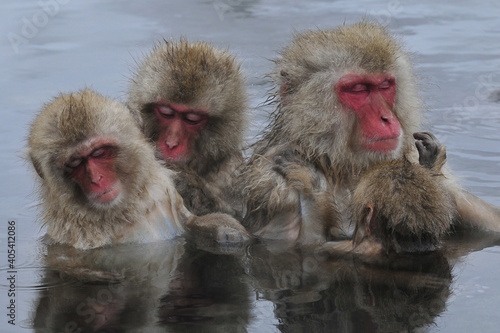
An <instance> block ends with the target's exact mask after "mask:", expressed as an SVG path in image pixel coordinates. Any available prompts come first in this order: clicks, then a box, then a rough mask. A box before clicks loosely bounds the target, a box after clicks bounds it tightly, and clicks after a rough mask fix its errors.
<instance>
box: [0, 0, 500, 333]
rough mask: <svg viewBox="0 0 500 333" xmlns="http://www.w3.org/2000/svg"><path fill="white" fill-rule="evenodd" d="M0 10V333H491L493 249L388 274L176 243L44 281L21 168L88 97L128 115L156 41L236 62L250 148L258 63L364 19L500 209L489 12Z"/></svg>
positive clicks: (122, 254) (474, 246)
mask: <svg viewBox="0 0 500 333" xmlns="http://www.w3.org/2000/svg"><path fill="white" fill-rule="evenodd" d="M43 4H48V5H43ZM54 4H57V5H54ZM42 5H43V6H45V11H43V9H42ZM0 9H1V11H0V16H1V19H0V27H1V28H2V29H1V31H2V38H3V42H2V43H1V44H0V49H1V53H0V59H1V61H2V64H3V66H2V68H3V71H2V75H1V78H0V80H1V81H2V85H1V86H2V89H1V90H0V101H1V102H0V103H1V105H2V108H1V111H0V112H1V113H0V116H1V122H0V124H1V126H2V129H1V131H0V143H1V145H0V170H1V174H0V184H1V186H0V198H1V203H0V205H1V209H0V228H1V229H2V230H1V231H0V234H1V236H0V331H2V332H28V331H37V332H65V331H66V332H77V331H78V329H79V328H83V327H86V329H85V330H82V332H92V331H96V332H97V331H100V332H111V331H113V332H115V331H120V332H122V331H130V332H137V331H141V330H142V331H144V332H170V331H191V330H192V331H216V332H222V331H228V332H243V331H245V330H247V331H249V332H276V331H279V330H280V329H281V330H282V331H285V332H289V331H302V330H308V331H314V332H320V331H341V332H358V331H359V332H367V331H404V330H405V329H411V328H416V327H418V328H419V329H420V330H422V331H429V332H458V331H460V332H473V331H474V332H496V331H497V330H498V325H499V324H500V319H499V317H498V306H499V305H500V285H499V283H498V276H499V275H500V268H499V266H500V265H498V264H499V263H500V248H499V247H498V245H497V244H500V243H499V239H500V238H499V237H498V235H491V234H490V235H488V234H484V233H473V234H472V235H466V236H463V237H462V236H461V235H456V236H455V237H454V239H453V241H452V242H451V243H452V244H454V246H456V249H457V250H456V253H457V254H456V255H455V256H454V257H453V258H442V257H439V256H437V257H436V258H435V257H432V258H419V259H418V260H417V259H415V258H413V259H412V258H410V259H409V260H406V258H400V259H398V261H396V262H394V263H392V265H391V267H385V266H383V267H371V266H366V265H361V264H359V263H355V262H352V260H349V259H342V260H325V258H323V257H321V256H318V254H311V253H302V252H300V251H286V252H284V253H282V251H280V250H279V247H276V246H274V245H273V246H268V247H267V246H253V247H251V248H249V249H247V251H240V250H238V249H232V250H231V251H230V253H229V254H221V253H209V252H205V251H201V250H194V249H193V248H192V246H191V245H189V244H188V245H184V244H183V243H182V241H181V240H179V242H175V243H172V244H152V245H149V246H141V247H123V248H117V249H111V250H101V251H95V252H94V253H92V254H89V255H88V257H86V258H81V257H79V256H78V255H74V256H69V255H68V258H69V260H70V261H73V262H76V263H80V265H79V266H80V268H82V269H88V270H89V271H91V272H97V273H96V274H97V277H95V276H94V278H95V279H94V280H93V281H91V282H89V283H84V282H82V281H77V280H74V279H72V278H71V277H69V276H65V275H60V274H59V273H58V271H57V270H50V269H46V268H44V265H45V264H44V263H43V261H42V257H43V254H44V253H45V252H46V249H45V248H43V246H41V245H40V244H39V243H38V241H37V239H38V238H39V237H40V236H41V235H42V234H43V230H40V227H39V225H38V224H37V222H36V214H37V209H36V205H37V202H36V198H35V197H34V196H33V195H32V193H33V186H34V185H33V184H34V181H33V177H34V176H33V174H32V173H31V170H30V169H29V168H28V166H27V164H26V163H25V162H23V160H22V158H21V157H22V156H23V152H22V148H23V146H24V144H25V137H26V135H27V131H28V124H29V122H30V121H31V119H32V118H33V116H34V114H35V112H37V110H39V109H40V107H41V106H42V104H43V103H45V102H47V101H48V100H49V99H50V98H51V97H53V96H55V95H57V94H58V93H60V92H68V91H72V90H76V89H80V88H82V87H84V86H89V87H92V88H94V89H96V90H98V91H100V92H101V93H103V94H105V95H108V96H111V97H114V98H118V99H121V100H123V99H124V95H125V91H126V87H127V77H129V76H130V70H131V68H132V67H133V65H134V59H136V58H140V57H141V56H142V55H143V54H144V53H145V52H147V51H148V50H149V49H150V48H151V46H152V45H153V43H154V41H157V40H158V39H160V38H161V37H166V38H170V37H175V38H178V37H180V36H185V37H187V38H188V39H190V40H204V41H208V42H211V43H213V44H215V45H217V46H220V47H223V48H228V49H229V50H230V51H232V52H234V53H235V54H236V55H237V56H238V57H239V58H240V59H242V60H244V65H243V66H244V70H245V72H246V74H247V77H248V86H249V92H250V94H251V105H252V125H251V126H250V128H249V130H248V141H249V142H252V140H253V137H254V135H255V134H256V133H258V131H259V130H260V129H261V128H262V127H263V126H264V124H265V115H266V112H268V111H269V110H267V109H266V108H263V107H258V106H259V104H260V103H261V102H263V101H264V100H265V96H266V92H267V90H268V89H269V87H270V86H269V83H268V82H267V80H266V79H265V78H264V75H265V74H266V73H267V72H268V71H269V70H270V69H271V65H272V64H271V62H270V61H269V59H272V58H273V57H275V56H276V51H277V50H279V49H280V48H281V47H283V46H284V45H286V44H287V42H288V41H289V40H290V36H291V33H292V32H293V31H301V30H303V29H307V28H313V29H314V28H316V27H320V28H325V27H334V26H337V25H339V24H342V23H343V22H347V23H352V22H354V21H357V20H359V19H361V18H363V17H365V16H369V17H372V18H374V19H376V20H378V21H380V22H382V23H384V24H387V25H388V26H389V28H390V30H391V31H393V32H394V33H396V34H397V35H399V36H400V37H401V39H402V40H403V41H404V43H405V45H406V47H407V48H408V49H409V50H411V51H412V52H413V53H414V60H415V62H416V64H417V70H418V74H419V76H420V78H421V82H422V87H421V88H422V91H423V94H424V97H425V100H426V103H427V107H428V112H427V118H428V120H429V121H428V123H427V125H426V127H427V129H429V130H431V131H433V132H434V133H435V134H436V135H437V136H438V138H439V139H440V140H441V141H442V142H443V143H444V144H445V145H446V146H447V149H448V160H449V164H450V165H451V166H452V168H453V169H454V170H455V173H456V175H457V176H459V177H460V178H461V182H462V184H463V185H464V187H465V188H467V189H468V190H470V191H471V192H473V193H474V194H476V195H478V196H480V197H481V198H483V199H485V200H487V201H489V202H491V203H493V204H495V205H499V206H500V191H499V190H498V188H499V185H500V170H499V168H498V165H499V164H500V131H499V130H498V129H499V128H500V114H499V111H500V104H499V100H500V94H499V91H500V72H499V68H500V43H499V42H498V40H499V36H500V20H499V19H498V17H499V15H500V4H499V3H498V1H496V0H489V1H488V0H485V1H474V2H471V1H465V0H460V1H454V2H449V3H448V4H444V3H439V2H437V1H429V0H421V1H412V2H411V3H407V2H403V1H397V0H396V1H392V0H391V1H369V0H365V1H302V2H300V1H291V0H281V1H258V0H255V1H245V0H204V1H190V2H185V1H168V2H167V1H147V2H139V1H128V2H125V1H111V0H107V1H96V0H89V1H85V2H81V1H68V0H41V1H39V2H37V1H34V0H33V1H15V2H14V1H11V2H6V1H4V2H2V4H1V5H0ZM13 39H15V40H16V41H15V42H13V41H12V40H13ZM8 221H15V231H14V230H12V229H13V228H11V235H12V234H13V233H14V232H15V243H13V244H14V245H13V246H14V247H15V251H16V252H15V262H11V264H14V267H13V270H14V271H15V273H10V272H9V271H11V270H12V268H11V267H9V261H8V260H9V256H8V250H9V247H8V232H9V229H8V226H9V224H8ZM11 258H12V259H14V257H12V256H11ZM124 258H125V259H124ZM80 273H81V272H80ZM110 274H111V275H110ZM12 275H14V279H11V280H8V279H9V277H11V276H12ZM89 279H90V280H92V279H91V278H89ZM110 279H111V280H110ZM11 281H12V282H13V284H12V285H11ZM12 288H14V289H15V291H14V290H11V291H14V292H15V297H14V296H12V295H10V296H9V289H12ZM12 301H15V303H14V304H15V325H11V324H9V323H8V321H9V320H11V319H12V318H14V316H12V317H9V316H8V315H9V314H11V310H10V309H8V308H7V307H8V306H9V305H10V304H11V303H10V302H12ZM12 313H14V312H12Z"/></svg>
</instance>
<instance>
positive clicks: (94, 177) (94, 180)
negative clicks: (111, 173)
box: [90, 174, 102, 185]
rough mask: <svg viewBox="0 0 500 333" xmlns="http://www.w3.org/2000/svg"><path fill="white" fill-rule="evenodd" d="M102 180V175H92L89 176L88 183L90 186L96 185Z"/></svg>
mask: <svg viewBox="0 0 500 333" xmlns="http://www.w3.org/2000/svg"><path fill="white" fill-rule="evenodd" d="M101 180H102V175H101V174H94V175H91V178H90V182H91V183H92V184H95V185H98V184H99V183H100V182H101Z"/></svg>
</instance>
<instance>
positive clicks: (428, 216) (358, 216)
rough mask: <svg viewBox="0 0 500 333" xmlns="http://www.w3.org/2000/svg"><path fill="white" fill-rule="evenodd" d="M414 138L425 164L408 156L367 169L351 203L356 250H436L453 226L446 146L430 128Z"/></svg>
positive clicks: (453, 214)
mask: <svg viewBox="0 0 500 333" xmlns="http://www.w3.org/2000/svg"><path fill="white" fill-rule="evenodd" d="M414 137H415V139H417V141H416V146H417V149H418V151H419V163H420V165H418V164H414V163H411V162H410V161H409V160H408V159H407V158H406V156H403V158H401V159H398V160H390V161H386V162H382V163H380V164H377V165H375V166H373V167H372V168H370V169H368V170H367V171H366V172H364V173H363V174H362V176H361V179H360V181H359V183H358V185H357V187H356V188H355V190H354V193H353V196H352V203H351V206H350V207H351V208H350V209H351V211H352V222H353V223H355V224H356V229H355V232H354V239H353V251H354V252H358V253H365V254H366V253H368V254H369V253H376V252H379V251H384V252H396V253H400V252H420V251H432V250H435V249H437V248H438V247H439V245H440V240H441V237H442V236H443V235H444V234H445V233H446V232H448V231H449V230H450V226H451V224H452V221H453V219H454V218H455V217H456V215H457V211H456V207H455V205H454V203H453V201H452V197H451V196H450V194H449V193H448V192H447V191H446V189H445V187H444V186H442V185H441V184H440V182H441V179H442V178H444V176H443V175H442V173H441V168H442V167H443V165H444V163H445V162H446V151H445V147H444V146H441V145H440V144H439V141H437V139H436V138H435V137H434V135H432V134H431V133H426V132H421V133H415V134H414Z"/></svg>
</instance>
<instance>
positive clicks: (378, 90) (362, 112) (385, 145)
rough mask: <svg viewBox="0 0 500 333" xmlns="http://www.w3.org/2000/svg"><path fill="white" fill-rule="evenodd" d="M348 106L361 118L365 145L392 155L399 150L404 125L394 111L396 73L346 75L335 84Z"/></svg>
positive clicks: (342, 101)
mask: <svg viewBox="0 0 500 333" xmlns="http://www.w3.org/2000/svg"><path fill="white" fill-rule="evenodd" d="M335 90H336V92H337V96H338V98H339V100H340V102H341V103H342V105H344V106H345V107H347V108H348V109H349V110H351V111H352V112H354V113H355V114H356V115H357V118H358V122H359V125H360V131H361V142H360V144H361V146H362V147H363V148H364V149H366V150H368V151H372V152H378V153H382V154H390V153H392V152H393V151H394V150H396V149H397V148H398V147H399V143H400V139H401V136H402V135H401V126H400V124H399V121H398V119H397V117H396V115H395V114H394V112H393V107H394V100H395V98H396V78H395V77H394V75H392V74H361V75H360V74H346V75H344V76H342V77H341V78H340V80H339V81H338V82H337V84H336V85H335Z"/></svg>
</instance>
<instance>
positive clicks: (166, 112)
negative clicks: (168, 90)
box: [156, 105, 175, 118]
mask: <svg viewBox="0 0 500 333" xmlns="http://www.w3.org/2000/svg"><path fill="white" fill-rule="evenodd" d="M156 110H158V113H159V114H160V115H161V116H162V117H164V118H172V117H173V116H174V115H175V111H174V110H172V109H171V108H169V107H168V106H165V105H159V106H157V107H156Z"/></svg>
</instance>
